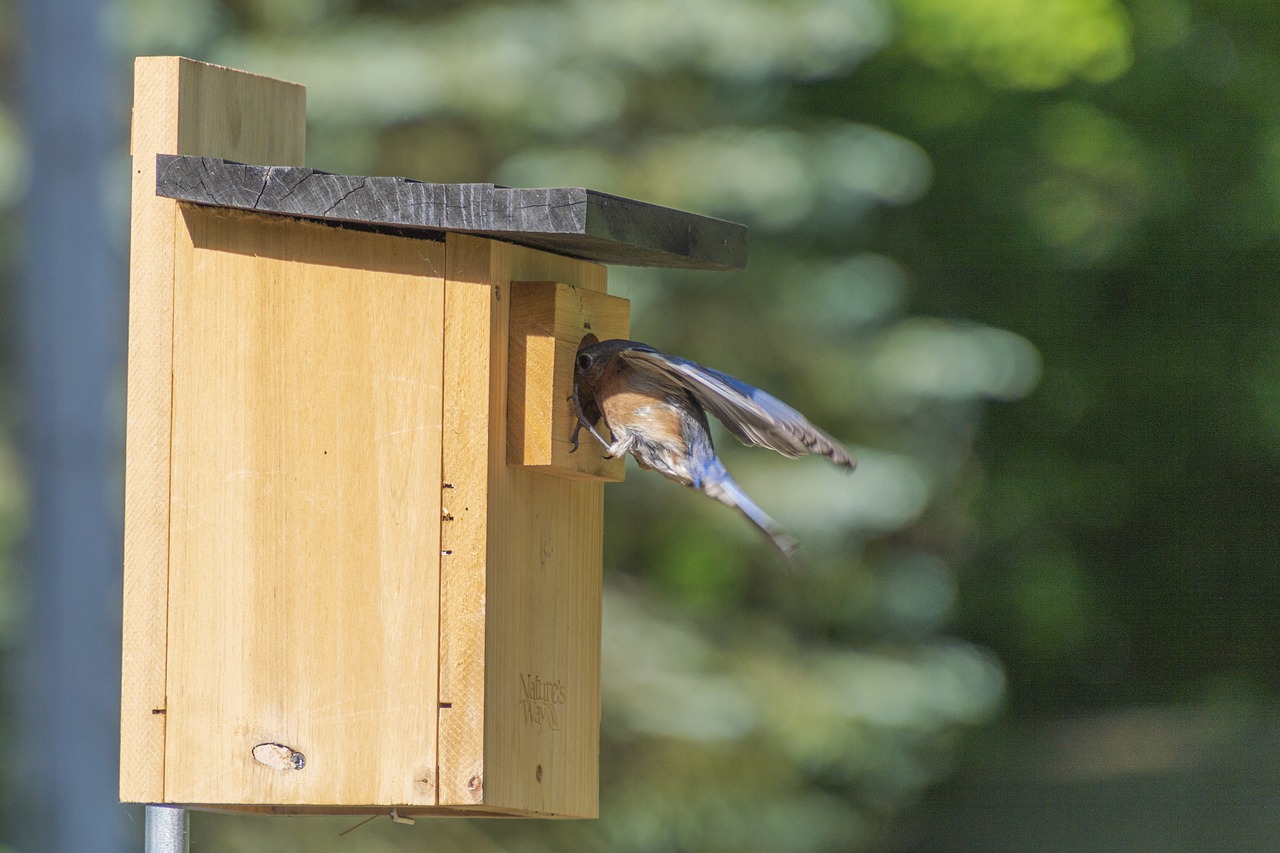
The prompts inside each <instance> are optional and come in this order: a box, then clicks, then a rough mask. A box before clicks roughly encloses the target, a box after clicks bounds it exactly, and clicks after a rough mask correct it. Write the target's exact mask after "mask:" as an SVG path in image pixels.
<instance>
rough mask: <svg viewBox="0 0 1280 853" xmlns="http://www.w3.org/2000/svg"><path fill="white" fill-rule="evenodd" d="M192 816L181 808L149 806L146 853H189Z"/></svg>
mask: <svg viewBox="0 0 1280 853" xmlns="http://www.w3.org/2000/svg"><path fill="white" fill-rule="evenodd" d="M190 830H191V815H190V814H189V813H188V812H187V810H186V809H184V808H182V807H181V806H147V848H146V853H187V851H188V850H189V849H190V844H191V832H190Z"/></svg>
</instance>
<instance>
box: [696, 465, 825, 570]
mask: <svg viewBox="0 0 1280 853" xmlns="http://www.w3.org/2000/svg"><path fill="white" fill-rule="evenodd" d="M719 474H720V476H718V477H710V478H708V479H706V480H704V481H703V483H702V491H704V492H706V493H707V494H708V495H710V496H711V497H713V498H715V499H716V500H718V501H720V503H722V504H726V505H727V506H731V507H733V508H734V509H736V510H738V511H739V512H741V513H742V514H743V515H745V516H746V517H747V519H748V520H749V521H750V522H751V523H752V524H754V525H755V526H756V527H757V528H758V529H759V530H760V532H761V533H763V534H764V535H765V536H766V537H767V538H768V540H769V544H771V545H772V546H773V547H774V548H775V549H776V550H777V552H778V553H779V554H781V555H782V558H783V560H785V561H786V564H787V565H788V566H790V567H792V568H796V567H798V566H800V565H801V563H802V560H801V559H800V543H799V542H797V541H796V539H795V537H793V536H792V535H791V534H790V533H788V532H787V531H785V530H783V529H782V525H780V524H778V522H776V521H774V520H773V519H772V518H770V517H769V514H768V513H766V512H765V511H764V510H762V509H761V508H760V507H758V506H756V504H755V502H754V501H752V500H751V498H749V497H748V496H747V493H746V492H744V491H743V490H742V487H741V486H739V485H738V484H737V483H736V482H735V481H734V479H733V478H732V477H730V476H729V472H728V471H725V470H724V469H723V468H722V469H721V471H720V472H719Z"/></svg>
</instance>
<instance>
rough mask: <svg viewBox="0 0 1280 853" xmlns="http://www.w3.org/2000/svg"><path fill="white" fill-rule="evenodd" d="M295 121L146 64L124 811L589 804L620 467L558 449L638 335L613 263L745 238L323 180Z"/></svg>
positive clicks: (253, 92)
mask: <svg viewBox="0 0 1280 853" xmlns="http://www.w3.org/2000/svg"><path fill="white" fill-rule="evenodd" d="M304 128H305V100H304V90H303V89H302V88H301V87H299V86H296V85H293V84H289V83H284V82H280V81H277V80H272V79H268V78H264V77H259V76H254V75H250V74H246V73H243V72H239V71H235V70H231V69H227V68H220V67H216V66H211V65H205V64H202V63H198V62H193V61H191V60H187V59H181V58H177V57H152V58H143V59H139V60H138V62H137V66H136V81H135V92H134V113H133V133H132V153H133V211H132V251H131V272H130V303H129V310H130V317H129V365H128V420H127V462H126V512H125V554H124V658H123V660H124V677H123V691H122V715H121V716H122V719H121V779H120V792H121V798H122V799H123V800H125V801H130V802H146V803H166V804H182V805H188V806H193V807H199V808H211V809H227V810H238V811H262V812H280V813H293V814H303V813H377V812H384V811H390V810H392V809H395V810H398V812H399V813H400V814H404V815H426V814H463V815H524V816H557V817H592V816H594V815H595V814H596V813H597V788H598V777H599V769H598V752H599V750H598V746H599V719H600V619H601V616H600V593H601V590H600V585H601V579H600V570H601V539H602V533H601V527H602V499H603V496H602V492H603V483H605V482H608V481H612V480H620V479H621V478H622V462H621V460H616V459H615V460H609V459H605V458H604V457H603V454H602V451H601V449H600V448H599V446H598V445H597V444H595V443H594V442H593V441H592V440H591V439H590V438H586V437H585V433H584V438H585V440H584V441H583V444H582V448H581V449H580V450H579V451H578V452H577V453H570V452H569V451H570V447H571V445H570V435H571V432H572V426H573V417H572V414H571V412H570V408H569V404H568V402H567V398H568V396H569V394H570V390H571V383H572V371H573V359H574V355H575V353H576V351H577V348H578V346H579V345H580V343H581V342H582V341H583V340H584V339H586V340H593V339H595V338H598V339H607V338H612V337H626V336H627V332H628V319H629V318H628V304H627V302H626V301H625V300H623V299H619V298H617V297H614V296H610V295H608V294H607V292H606V270H605V267H604V266H603V265H602V264H608V263H622V264H634V265H646V266H671V267H686V268H704V269H731V268H740V267H741V266H743V264H744V262H745V229H743V228H742V227H741V226H736V225H732V224H730V223H725V222H721V221H718V220H714V219H708V218H705V217H700V216H694V215H691V214H687V213H682V212H679V211H674V210H669V209H664V208H659V207H655V206H652V205H647V204H642V203H639V202H635V201H630V200H627V199H622V198H617V197H613V196H608V195H604V194H600V193H595V192H592V191H589V190H583V189H574V188H568V189H564V188H561V189H540V190H521V189H507V188H503V187H497V186H493V185H491V184H451V185H446V184H432V183H423V182H419V181H412V180H406V179H399V178H371V177H354V176H344V175H335V174H328V173H324V172H319V171H315V170H312V169H308V168H306V167H305V166H304V165H303V161H304ZM244 164H249V165H244Z"/></svg>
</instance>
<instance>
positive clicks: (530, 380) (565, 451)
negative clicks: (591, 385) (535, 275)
mask: <svg viewBox="0 0 1280 853" xmlns="http://www.w3.org/2000/svg"><path fill="white" fill-rule="evenodd" d="M630 308H631V306H630V303H628V302H627V300H625V299H622V298H620V297H617V296H610V295H608V294H606V293H599V292H596V291H592V290H587V289H585V288H578V287H571V286H569V285H567V284H563V283H561V282H554V281H513V282H512V283H511V319H510V324H511V336H510V337H511V340H510V344H509V346H510V353H509V365H508V368H507V377H508V383H509V385H508V398H507V462H508V463H509V464H511V465H524V466H526V467H529V468H533V469H536V470H538V471H540V472H542V473H545V474H554V475H557V476H561V477H570V478H574V479H586V480H601V481H603V482H613V483H616V482H619V481H621V480H622V478H623V475H624V472H625V466H624V464H623V460H622V459H620V458H619V459H610V458H609V457H608V456H606V455H605V453H604V450H603V448H601V447H600V443H599V442H597V441H596V440H595V439H594V438H592V437H591V435H590V433H588V432H586V431H583V432H582V433H580V439H581V440H580V441H579V445H578V449H577V450H576V451H575V450H574V449H573V443H572V441H571V438H572V436H573V432H574V427H575V426H576V424H577V418H576V417H575V415H574V413H573V406H572V404H571V403H570V402H569V397H570V395H571V394H572V393H573V362H574V359H575V357H576V356H577V353H578V347H579V345H580V344H581V343H582V341H583V339H584V337H585V336H586V335H594V339H595V340H609V339H611V338H624V339H625V338H626V337H628V334H629V332H630V322H629V321H630V315H631V310H630ZM602 428H603V427H602Z"/></svg>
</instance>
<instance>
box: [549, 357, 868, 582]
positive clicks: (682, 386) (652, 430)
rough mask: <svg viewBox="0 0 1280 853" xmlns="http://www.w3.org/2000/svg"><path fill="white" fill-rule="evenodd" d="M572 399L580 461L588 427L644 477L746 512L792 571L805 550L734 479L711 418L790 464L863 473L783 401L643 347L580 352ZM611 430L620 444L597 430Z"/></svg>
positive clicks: (833, 442)
mask: <svg viewBox="0 0 1280 853" xmlns="http://www.w3.org/2000/svg"><path fill="white" fill-rule="evenodd" d="M569 399H570V401H571V403H572V405H573V411H574V414H575V415H576V416H577V419H578V423H577V425H576V426H575V427H574V430H573V449H574V451H576V450H577V449H578V436H579V434H580V433H581V431H582V429H583V427H585V428H586V429H587V431H588V432H590V433H591V434H592V435H593V436H595V438H596V440H597V441H599V442H600V444H601V445H603V447H604V449H605V452H606V453H608V454H609V455H610V456H613V457H617V456H622V455H624V454H626V453H630V454H631V455H632V456H634V457H635V459H636V461H637V462H638V463H640V467H641V468H645V469H649V470H654V471H657V472H659V473H660V474H662V475H663V476H665V477H667V478H668V479H670V480H674V481H675V482H677V483H681V484H683V485H685V486H689V487H690V488H693V489H696V490H698V491H700V492H703V493H704V494H706V495H709V496H710V497H713V498H715V499H716V500H718V501H720V502H721V503H724V504H727V505H728V506H731V507H733V508H734V509H737V510H738V511H739V512H741V513H742V514H743V515H745V516H746V517H747V518H748V519H749V520H750V521H751V523H752V524H754V525H755V526H756V527H757V528H759V529H760V530H761V531H762V532H763V533H764V534H765V536H767V537H768V539H769V542H770V543H771V544H772V545H773V547H774V548H776V549H777V550H778V552H779V553H780V554H781V555H782V557H783V558H784V559H785V560H786V561H787V562H788V563H792V564H794V563H795V562H797V559H798V553H797V552H798V547H799V544H798V543H797V542H796V540H795V538H794V537H792V536H791V535H790V534H789V533H787V532H786V531H785V530H783V529H782V527H781V526H780V525H779V524H778V523H777V522H776V521H774V520H773V519H772V518H770V517H769V516H768V515H767V514H766V513H765V512H764V510H762V509H760V507H758V506H756V504H755V503H754V502H753V501H752V500H751V498H749V497H748V496H747V494H746V492H744V491H743V490H742V487H741V486H739V485H738V484H737V483H736V482H735V481H734V479H733V478H732V477H731V476H729V472H728V470H726V469H725V467H724V463H723V462H721V461H720V457H718V456H717V455H716V452H715V448H714V447H713V446H712V444H711V433H710V431H709V428H708V425H707V412H710V413H711V414H713V415H715V416H716V418H717V419H718V420H719V421H720V422H721V423H722V424H724V426H725V428H726V429H728V430H729V432H730V433H732V434H733V435H734V437H735V438H737V439H738V440H739V441H741V442H742V443H743V444H747V445H759V446H761V447H767V448H769V449H770V450H776V451H777V452H778V453H781V454H782V455H783V456H790V457H800V456H805V455H807V454H809V453H815V454H817V455H819V456H825V457H827V458H828V459H830V460H831V461H832V462H833V463H835V464H836V465H840V466H843V467H845V468H848V469H849V470H853V467H854V465H855V460H854V458H853V457H852V456H851V455H850V454H849V452H848V451H847V450H845V449H844V448H843V447H841V446H840V443H839V442H837V441H836V440H835V439H834V438H832V437H831V436H829V435H827V434H826V433H825V432H823V431H822V430H820V429H818V428H817V427H816V426H814V425H813V424H811V423H810V422H809V421H808V420H807V419H806V418H805V416H804V415H802V414H800V413H799V412H797V411H796V410H795V409H793V408H791V407H790V406H788V405H787V404H786V403H784V402H782V401H781V400H779V399H777V398H776V397H773V396H771V395H769V394H766V393H765V392H764V391H761V390H760V389H759V388H755V387H752V386H751V385H748V384H747V383H745V382H742V381H739V380H737V379H734V378H733V377H732V376H729V375H728V374H725V373H721V372H720V371H718V370H712V369H711V368H709V367H703V366H702V365H700V364H697V363H695V362H692V361H689V360H688V359H683V358H678V357H676V356H671V355H665V354H664V353H661V352H659V351H658V350H656V349H654V348H653V347H651V346H649V345H648V344H643V343H639V342H637V341H623V340H608V341H600V342H598V343H593V344H590V345H588V346H584V347H582V348H581V349H579V350H578V355H577V358H576V360H575V361H574V373H573V394H572V395H571V396H570V398H569ZM602 420H603V421H604V425H605V426H606V427H608V429H609V433H610V435H611V436H612V440H610V439H606V438H605V437H604V436H603V435H602V434H601V433H600V431H599V430H598V429H597V428H596V425H597V424H598V423H600V421H602Z"/></svg>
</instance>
